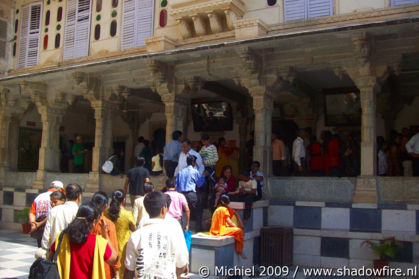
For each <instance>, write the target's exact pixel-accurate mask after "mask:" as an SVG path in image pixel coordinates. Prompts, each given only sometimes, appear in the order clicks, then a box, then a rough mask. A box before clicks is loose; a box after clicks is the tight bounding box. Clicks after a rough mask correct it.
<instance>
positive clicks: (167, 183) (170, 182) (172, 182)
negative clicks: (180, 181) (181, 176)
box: [166, 177, 176, 188]
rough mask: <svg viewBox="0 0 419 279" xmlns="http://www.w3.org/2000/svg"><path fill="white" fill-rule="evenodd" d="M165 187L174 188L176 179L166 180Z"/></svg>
mask: <svg viewBox="0 0 419 279" xmlns="http://www.w3.org/2000/svg"><path fill="white" fill-rule="evenodd" d="M166 187H167V188H175V187H176V178H174V177H172V178H168V179H167V180H166Z"/></svg>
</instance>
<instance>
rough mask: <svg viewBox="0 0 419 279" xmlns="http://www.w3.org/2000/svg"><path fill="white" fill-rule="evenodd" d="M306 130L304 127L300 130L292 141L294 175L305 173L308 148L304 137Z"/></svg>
mask: <svg viewBox="0 0 419 279" xmlns="http://www.w3.org/2000/svg"><path fill="white" fill-rule="evenodd" d="M305 136H306V132H305V131H304V130H303V129H300V130H299V131H298V136H297V138H296V139H295V140H294V142H293V143H292V161H293V166H294V175H305V166H306V164H305V158H306V149H305V146H304V138H305Z"/></svg>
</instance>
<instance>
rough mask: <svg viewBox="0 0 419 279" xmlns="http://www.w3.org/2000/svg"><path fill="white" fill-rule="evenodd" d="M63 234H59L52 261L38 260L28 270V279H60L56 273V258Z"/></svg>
mask: <svg viewBox="0 0 419 279" xmlns="http://www.w3.org/2000/svg"><path fill="white" fill-rule="evenodd" d="M63 236H64V232H61V234H60V238H59V240H58V246H57V249H56V250H55V253H54V257H53V258H52V261H50V260H47V259H43V258H38V259H36V261H35V262H34V263H33V264H32V266H31V268H30V270H29V277H28V278H29V279H60V278H61V277H60V273H59V272H58V266H57V257H58V253H59V252H60V246H61V241H62V240H63Z"/></svg>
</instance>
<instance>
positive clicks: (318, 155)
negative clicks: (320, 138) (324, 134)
mask: <svg viewBox="0 0 419 279" xmlns="http://www.w3.org/2000/svg"><path fill="white" fill-rule="evenodd" d="M308 150H310V156H311V160H310V170H324V162H323V156H322V146H321V144H320V143H318V142H313V143H312V144H310V145H309V146H308Z"/></svg>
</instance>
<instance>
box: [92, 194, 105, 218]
mask: <svg viewBox="0 0 419 279" xmlns="http://www.w3.org/2000/svg"><path fill="white" fill-rule="evenodd" d="M91 202H92V204H94V205H95V206H96V208H97V210H98V211H99V213H100V214H102V212H103V210H105V207H106V205H107V204H108V195H107V194H106V193H105V192H102V191H99V192H96V193H94V194H93V197H92V200H91Z"/></svg>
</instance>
